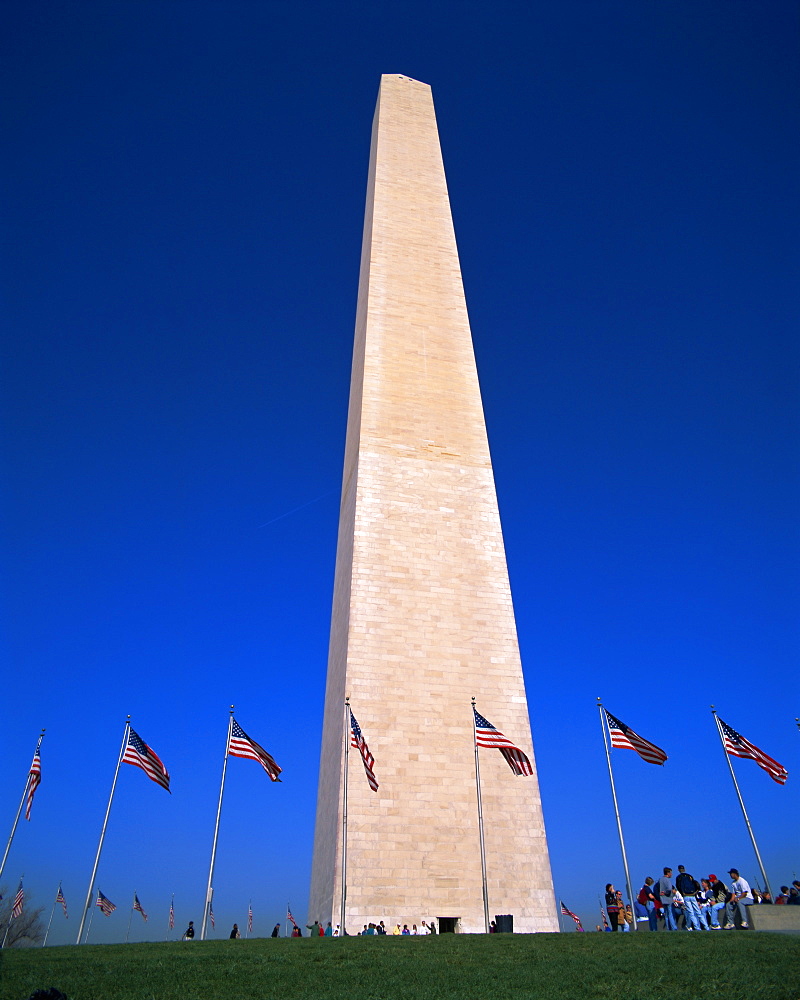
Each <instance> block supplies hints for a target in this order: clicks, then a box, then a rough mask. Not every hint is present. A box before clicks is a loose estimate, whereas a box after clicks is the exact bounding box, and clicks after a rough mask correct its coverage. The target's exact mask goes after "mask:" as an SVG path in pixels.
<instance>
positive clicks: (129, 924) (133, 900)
mask: <svg viewBox="0 0 800 1000" xmlns="http://www.w3.org/2000/svg"><path fill="white" fill-rule="evenodd" d="M135 902H136V890H135V889H134V890H133V899H132V900H131V915H130V916H129V917H128V930H127V931H126V932H125V944H127V943H128V938H129V937H130V935H131V921H132V920H133V907H134V904H135Z"/></svg>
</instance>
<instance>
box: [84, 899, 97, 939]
mask: <svg viewBox="0 0 800 1000" xmlns="http://www.w3.org/2000/svg"><path fill="white" fill-rule="evenodd" d="M96 908H97V903H95V905H94V906H93V907H92V912H91V914H90V916H89V926H88V927H87V928H86V937H85V938H84V939H83V943H84V944H88V943H89V934H90V933H91V930H92V921H93V920H94V911H95V909H96Z"/></svg>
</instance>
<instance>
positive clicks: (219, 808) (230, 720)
mask: <svg viewBox="0 0 800 1000" xmlns="http://www.w3.org/2000/svg"><path fill="white" fill-rule="evenodd" d="M233 709H234V706H233V705H231V711H230V716H229V718H228V736H227V738H226V741H225V757H224V758H223V760H222V780H221V781H220V784H219V802H218V803H217V819H216V822H215V823H214V842H213V844H212V845H211V864H210V865H209V866H208V884H207V885H206V903H205V907H204V909H203V925H202V927H201V928H200V940H201V941H205V939H206V925H207V923H208V910H209V907H210V905H211V898H212V896H213V895H214V889H213V888H212V885H211V881H212V879H213V878H214V863H215V861H216V860H217V837H218V836H219V818H220V816H221V814H222V794H223V792H224V791H225V771H226V770H227V768H228V748H229V747H230V745H231V730H232V729H233Z"/></svg>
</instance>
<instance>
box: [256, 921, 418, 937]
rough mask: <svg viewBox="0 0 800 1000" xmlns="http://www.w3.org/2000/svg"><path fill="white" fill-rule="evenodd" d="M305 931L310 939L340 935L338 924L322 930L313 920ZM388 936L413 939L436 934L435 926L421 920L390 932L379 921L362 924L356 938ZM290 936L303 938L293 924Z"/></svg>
mask: <svg viewBox="0 0 800 1000" xmlns="http://www.w3.org/2000/svg"><path fill="white" fill-rule="evenodd" d="M306 929H307V930H308V932H309V937H312V938H313V937H339V935H340V929H339V924H337V925H336V926H335V927H334V926H332V924H331V923H330V921H328V925H327V926H326V927H324V928H323V926H322V924H321V923H320V922H319V921H318V920H315V921H314V923H313V924H306ZM389 934H391V935H401V936H408V937H414V936H415V935H416V936H419V935H425V934H436V924H435V923H434V922H433V921H432V920H431V922H430V923H428V922H427V921H425V920H423V921H422V923H421V924H420V926H419V927H417V925H416V924H412V925H411V927H410V928H409V926H408V924H403V926H402V928H401V927H400V924H395V925H394V929H393V930H391V931H388V930H387V929H386V925H385V924H384V922H383V921H382V920H381V921H379V922H378V923H369V924H364V926H363V928H362V929H361V930H360V931H358V933H357V935H356V936H357V937H373V936H378V937H380V936H381V935H389ZM272 936H273V937H279V936H280V924H275V927H274V929H273V931H272ZM290 936H291V937H302V936H303V932H302V931H301V929H300V928H299V927H298V926H297V924H295V925H294V927H293V928H292V933H291V935H290ZM345 936H349V934H347V932H345Z"/></svg>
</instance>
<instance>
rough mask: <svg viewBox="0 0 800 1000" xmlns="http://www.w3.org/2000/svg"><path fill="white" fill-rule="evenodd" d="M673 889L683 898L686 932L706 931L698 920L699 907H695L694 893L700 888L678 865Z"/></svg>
mask: <svg viewBox="0 0 800 1000" xmlns="http://www.w3.org/2000/svg"><path fill="white" fill-rule="evenodd" d="M675 888H676V889H677V890H678V891H679V892H680V893H681V895H682V896H683V919H684V920H685V922H686V930H687V931H699V930H707V929H708V928H707V927H706V926H705V923H704V922H703V921H701V919H700V907H699V906H698V905H697V899H696V893H698V892H699V891H700V886H699V884H698V883H697V881H696V880H695V879H694V877H693V876H692V875H690V874H689V872H687V871H686V869H685V868H684V867H683V865H678V877H677V878H676V879H675Z"/></svg>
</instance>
